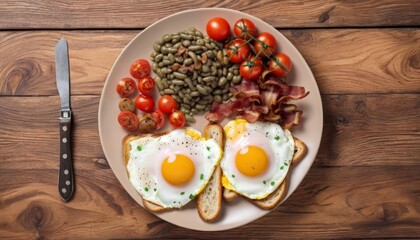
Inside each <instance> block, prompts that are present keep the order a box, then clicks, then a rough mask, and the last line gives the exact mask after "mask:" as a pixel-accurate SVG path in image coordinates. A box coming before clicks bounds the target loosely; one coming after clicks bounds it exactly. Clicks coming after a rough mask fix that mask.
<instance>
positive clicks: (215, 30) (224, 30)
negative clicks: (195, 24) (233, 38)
mask: <svg viewBox="0 0 420 240" xmlns="http://www.w3.org/2000/svg"><path fill="white" fill-rule="evenodd" d="M206 31H207V35H209V37H210V38H212V39H214V40H216V41H223V40H225V39H227V38H228V37H229V35H230V26H229V23H228V22H227V21H226V19H224V18H221V17H215V18H212V19H210V20H209V21H208V22H207V25H206Z"/></svg>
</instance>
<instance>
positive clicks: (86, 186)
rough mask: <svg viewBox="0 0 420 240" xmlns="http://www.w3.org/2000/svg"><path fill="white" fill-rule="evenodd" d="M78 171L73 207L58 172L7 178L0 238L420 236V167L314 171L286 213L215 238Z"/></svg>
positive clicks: (7, 174)
mask: <svg viewBox="0 0 420 240" xmlns="http://www.w3.org/2000/svg"><path fill="white" fill-rule="evenodd" d="M78 169H79V170H78V171H76V181H77V188H76V192H75V195H74V199H73V200H72V201H71V202H69V203H63V202H62V201H61V200H60V199H59V196H58V193H57V189H56V176H57V170H54V169H36V170H34V169H27V170H15V171H7V170H0V213H1V218H0V226H1V228H0V237H1V238H6V239H28V238H38V239H43V238H46V239H51V238H52V239H63V238H69V237H71V238H74V239H79V238H89V239H103V238H115V237H117V238H145V237H155V238H165V237H170V238H208V239H219V238H220V237H225V238H227V239H231V238H235V239H237V238H251V239H255V238H258V239H266V238H276V239H277V238H281V239H289V238H292V237H299V238H340V237H341V238H343V237H348V236H352V237H355V238H384V237H410V236H411V237H412V236H419V234H420V230H419V228H418V226H419V224H420V202H419V191H418V188H417V186H418V185H419V184H420V175H419V174H418V173H419V171H420V166H400V167H398V168H395V166H372V167H345V168H322V167H321V168H320V167H315V168H312V169H311V170H310V172H309V174H308V176H307V177H306V178H305V179H304V181H303V183H302V185H301V186H300V187H299V188H298V189H297V191H296V192H295V193H294V194H293V195H292V196H291V198H289V199H288V200H287V201H286V202H285V203H284V205H282V206H280V207H278V208H277V209H275V210H274V211H273V212H271V213H270V214H268V215H267V216H265V217H263V218H261V219H259V220H257V221H255V222H253V223H250V224H247V225H245V226H243V227H239V228H236V229H232V230H227V231H223V232H216V233H213V232H199V231H192V230H187V229H183V228H179V227H176V226H174V225H172V224H169V223H166V222H164V221H161V220H159V219H158V218H157V217H155V216H153V215H151V214H149V213H147V212H146V211H145V210H144V209H143V208H142V207H141V206H140V205H138V204H137V203H136V202H135V201H134V200H132V199H131V198H130V197H129V195H128V194H127V193H126V192H125V190H124V189H123V188H122V187H121V186H120V184H119V183H118V181H117V180H116V179H115V177H114V175H113V174H112V172H111V170H109V169H96V168H92V167H88V168H85V169H80V168H78ZM17 175H19V176H25V177H24V178H23V177H20V178H16V176H17ZM366 176H370V177H369V181H366ZM11 179H12V180H11ZM224 207H228V206H227V205H224Z"/></svg>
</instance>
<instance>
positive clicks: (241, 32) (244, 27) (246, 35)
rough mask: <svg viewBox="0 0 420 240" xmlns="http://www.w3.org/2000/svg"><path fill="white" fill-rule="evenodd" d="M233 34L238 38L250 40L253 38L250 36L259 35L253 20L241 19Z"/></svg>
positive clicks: (236, 24) (234, 27)
mask: <svg viewBox="0 0 420 240" xmlns="http://www.w3.org/2000/svg"><path fill="white" fill-rule="evenodd" d="M233 33H234V34H235V36H236V37H238V38H242V39H245V40H248V39H250V38H251V37H250V35H251V36H253V37H255V36H256V35H257V28H256V27H255V25H254V23H253V22H252V21H251V20H249V19H247V18H241V19H239V20H238V21H237V22H236V23H235V25H234V26H233Z"/></svg>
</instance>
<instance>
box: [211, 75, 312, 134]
mask: <svg viewBox="0 0 420 240" xmlns="http://www.w3.org/2000/svg"><path fill="white" fill-rule="evenodd" d="M229 91H230V92H231V93H232V94H233V96H234V99H233V100H231V101H229V102H227V103H217V102H215V103H213V105H212V108H211V110H210V112H209V113H207V114H206V116H205V117H206V119H207V120H208V121H210V122H221V121H222V120H223V119H224V118H225V117H237V116H241V117H242V118H244V119H245V120H247V121H248V122H255V121H257V120H265V121H270V122H278V123H280V124H281V125H282V126H283V127H284V128H287V129H290V128H292V127H293V126H295V125H299V124H300V121H301V118H302V114H303V112H302V111H300V110H297V106H296V105H294V104H288V102H290V101H292V100H298V99H302V98H304V97H306V96H307V95H308V94H309V92H306V91H305V88H304V87H300V86H289V85H287V84H286V83H285V82H283V81H282V79H278V78H276V77H275V76H272V75H270V74H268V75H267V79H266V80H263V79H259V82H254V81H248V80H243V81H242V82H241V84H238V85H235V86H232V87H231V88H230V89H229Z"/></svg>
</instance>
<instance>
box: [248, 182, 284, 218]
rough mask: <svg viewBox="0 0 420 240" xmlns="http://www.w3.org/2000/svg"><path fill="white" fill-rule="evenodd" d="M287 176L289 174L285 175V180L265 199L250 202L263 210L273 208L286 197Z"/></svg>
mask: <svg viewBox="0 0 420 240" xmlns="http://www.w3.org/2000/svg"><path fill="white" fill-rule="evenodd" d="M289 176H290V174H287V176H286V178H285V179H284V180H283V182H282V183H281V184H280V186H279V187H278V188H276V190H274V192H272V193H271V194H270V195H268V196H267V197H266V198H263V199H253V200H251V202H252V203H253V204H255V205H256V206H258V207H260V208H262V209H265V210H271V209H273V208H275V207H276V206H277V205H278V204H279V203H280V202H281V201H282V200H283V199H284V198H285V197H286V195H287V189H288V187H289V184H288V183H289Z"/></svg>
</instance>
